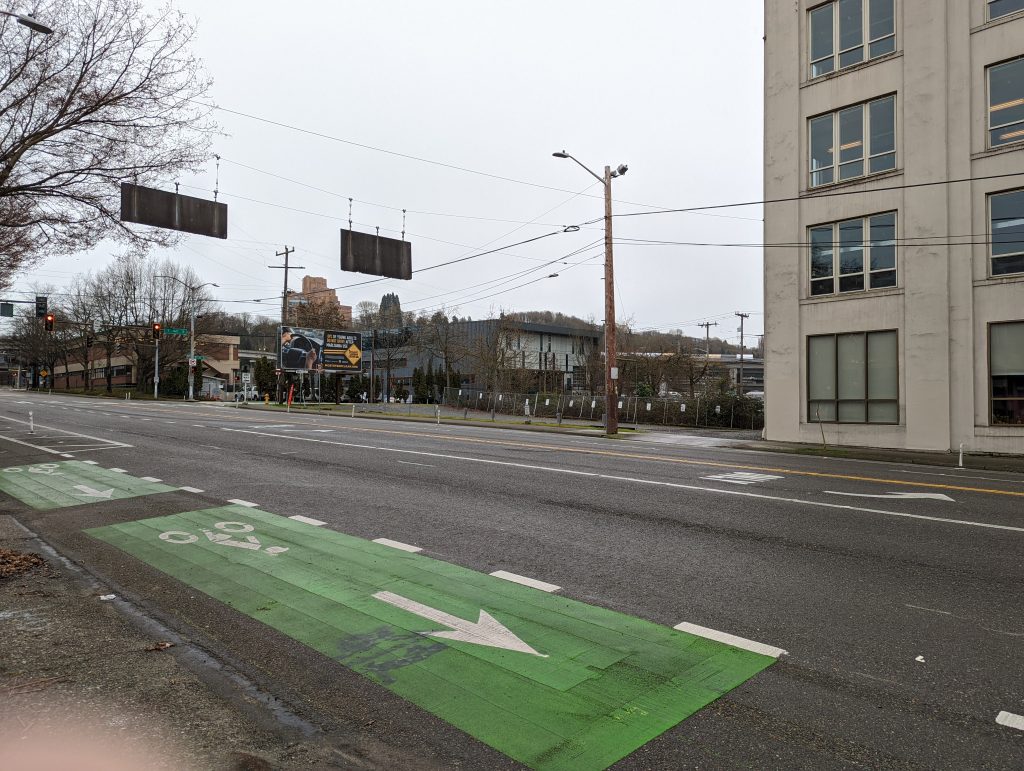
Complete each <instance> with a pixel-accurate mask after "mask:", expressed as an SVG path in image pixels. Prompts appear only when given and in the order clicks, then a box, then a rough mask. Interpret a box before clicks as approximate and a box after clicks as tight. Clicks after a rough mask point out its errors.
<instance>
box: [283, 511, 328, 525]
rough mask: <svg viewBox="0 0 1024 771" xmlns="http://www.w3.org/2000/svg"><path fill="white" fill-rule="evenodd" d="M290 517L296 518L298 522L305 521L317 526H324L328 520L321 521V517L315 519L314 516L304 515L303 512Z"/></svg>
mask: <svg viewBox="0 0 1024 771" xmlns="http://www.w3.org/2000/svg"><path fill="white" fill-rule="evenodd" d="M288 519H294V520H295V521H296V522H305V523H306V524H307V525H314V526H316V527H323V526H324V525H326V524H327V523H326V522H321V521H320V520H319V519H313V518H312V517H304V516H302V515H301V514H294V515H292V516H290V517H288Z"/></svg>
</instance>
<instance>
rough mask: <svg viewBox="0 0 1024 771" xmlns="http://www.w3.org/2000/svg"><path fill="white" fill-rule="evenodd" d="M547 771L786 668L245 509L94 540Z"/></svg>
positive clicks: (655, 730)
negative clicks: (769, 670)
mask: <svg viewBox="0 0 1024 771" xmlns="http://www.w3.org/2000/svg"><path fill="white" fill-rule="evenodd" d="M87 532H88V533H89V534H90V535H91V536H93V537H95V538H98V539H100V540H103V541H105V542H107V543H110V544H112V545H114V546H116V547H118V548H120V549H122V550H124V551H125V552H127V553H129V554H132V555H134V556H135V557H137V558H138V559H140V560H142V561H144V562H146V563H148V564H149V565H151V566H153V567H155V568H157V569H158V570H161V571H163V572H164V573H167V574H168V575H170V576H173V577H174V578H176V579H178V580H179V581H182V582H183V583H185V584H187V585H189V586H192V587H194V588H195V589H198V590H199V591H202V592H204V593H206V594H208V595H210V596H211V597H214V598H216V599H218V600H220V601H221V602H224V603H226V604H227V605H229V606H231V607H232V608H234V609H235V610H237V611H239V612H240V613H244V614H246V615H248V616H251V617H252V618H254V619H258V620H259V621H262V622H263V623H265V624H267V625H268V626H270V627H273V628H274V629H276V630H278V631H280V632H282V633H283V634H285V635H288V636H289V637H291V638H293V639H295V640H297V641H299V642H301V643H303V644H305V645H307V646H309V647H310V648H313V649H315V650H317V651H319V652H320V653H322V654H323V655H324V656H327V657H328V658H331V659H333V660H334V661H337V662H339V663H341V664H342V665H344V666H346V667H348V668H350V669H352V670H354V671H356V672H358V673H360V674H362V675H364V676H365V677H367V678H369V679H370V680H372V681H373V682H375V683H378V684H380V685H381V686H383V687H385V688H387V689H388V690H390V691H392V692H394V693H396V694H398V695H399V696H401V697H403V698H405V699H407V700H409V701H411V702H413V703H414V704H417V705H419V706H420V707H422V708H423V709H425V710H427V711H429V712H431V713H433V714H434V715H437V716H438V717H440V718H442V719H443V720H446V721H448V722H449V723H451V724H452V725H454V726H457V727H458V728H460V729H462V730H463V731H465V732H467V733H468V734H470V735H472V736H474V737H476V738H477V739H479V740H480V741H482V742H485V743H486V744H488V745H490V746H491V747H494V748H495V749H497V750H499V751H501V752H503V753H505V754H506V755H508V756H510V757H512V758H514V759H516V760H518V761H520V762H522V763H525V764H526V765H528V766H531V767H533V768H538V769H601V768H605V767H607V766H609V765H611V764H612V763H615V762H616V761H617V760H619V759H621V758H623V757H625V756H626V755H628V754H629V753H631V752H632V751H633V750H635V749H637V748H638V747H641V746H643V745H644V744H645V743H646V742H648V741H650V740H651V739H653V738H654V737H656V736H658V735H659V734H661V733H662V732H664V731H666V730H667V729H669V728H671V727H672V726H675V725H676V724H678V723H679V722H680V721H682V720H684V719H685V718H687V717H689V716H690V715H692V714H693V713H695V712H697V711H698V710H699V709H701V708H703V707H704V706H706V705H707V704H709V703H711V702H712V701H714V700H715V699H717V698H719V697H720V696H722V695H723V694H724V693H726V692H728V691H730V690H732V689H733V688H735V687H736V686H738V685H740V684H741V683H743V682H744V681H746V680H747V679H749V678H751V677H753V676H754V675H756V674H757V673H758V672H760V671H762V670H763V669H765V668H766V667H768V666H770V665H771V664H772V663H773V662H774V661H775V659H773V658H770V657H768V656H763V655H760V654H757V653H751V652H749V651H745V650H740V649H737V648H734V647H731V646H728V645H724V644H722V643H719V642H715V641H712V640H708V639H705V638H702V637H697V636H694V635H690V634H687V633H684V632H680V631H677V630H674V629H670V628H668V627H665V626H661V625H658V624H653V623H651V622H648V621H643V620H641V619H637V618H633V617H630V616H626V615H623V614H621V613H616V612H614V611H611V610H607V609H605V608H599V607H595V606H592V605H587V604H585V603H582V602H577V601H575V600H571V599H568V598H566V597H562V596H559V595H557V594H548V593H545V592H542V591H539V590H537V589H533V588H531V587H527V586H521V585H519V584H515V583H511V582H508V581H504V580H502V579H500V578H496V577H494V576H489V575H485V574H482V573H477V572H475V571H472V570H468V569H466V568H463V567H459V566H457V565H453V564H450V563H447V562H442V561H439V560H435V559H431V558H429V557H425V556H423V555H419V554H410V553H408V552H405V551H400V550H397V549H393V548H390V547H388V546H384V545H381V544H377V543H373V542H371V541H365V540H363V539H360V538H354V537H352V536H349V535H345V534H343V533H339V532H336V531H332V530H329V529H326V528H321V527H316V526H313V525H310V524H305V523H302V522H297V521H295V520H291V519H287V518H284V517H279V516H276V515H274V514H268V513H266V512H262V511H259V510H256V509H250V508H245V507H241V506H225V507H220V508H215V509H206V510H203V511H192V512H187V513H184V514H176V515H173V516H166V517H157V518H153V519H145V520H141V521H137V522H129V523H123V524H117V525H111V526H108V527H103V528H98V529H93V530H89V531H87Z"/></svg>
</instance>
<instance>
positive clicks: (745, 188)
mask: <svg viewBox="0 0 1024 771" xmlns="http://www.w3.org/2000/svg"><path fill="white" fill-rule="evenodd" d="M155 5H156V2H155V0H154V6H155ZM176 5H177V7H179V8H180V9H182V10H183V11H185V12H186V13H187V14H189V15H191V16H194V17H195V18H197V19H198V22H199V35H198V39H197V41H196V53H197V54H198V55H199V56H201V57H202V58H203V59H204V60H205V62H206V65H207V68H208V69H209V71H210V73H211V74H212V76H213V78H214V80H215V85H214V89H213V94H214V98H215V99H216V102H217V104H218V105H220V106H222V107H224V108H227V109H230V110H235V111H239V112H244V113H249V114H251V115H255V116H259V117H263V118H267V119H271V120H275V121H280V122H282V123H287V124H289V125H291V126H296V127H301V128H304V129H308V130H310V131H314V132H319V133H322V134H326V135H330V136H332V137H336V138H339V139H343V140H349V141H351V142H356V143H362V144H367V145H373V146H375V147H378V148H383V149H387V150H391V151H395V152H397V153H403V154H406V155H412V156H417V157H420V158H424V159H430V160H433V161H438V162H441V163H444V164H450V165H452V166H459V167H464V168H467V169H473V170H477V171H482V172H487V173H489V174H494V175H498V176H502V177H510V178H514V179H516V180H521V181H524V182H530V183H534V184H535V185H539V186H548V187H551V188H559V189H560V190H565V191H571V192H568V193H566V192H559V191H558V190H550V189H544V188H543V187H534V186H530V185H525V184H516V183H513V182H507V181H502V180H497V179H493V178H488V177H485V176H480V175H475V174H469V173H466V172H463V171H458V170H455V169H451V168H445V167H443V166H440V165H432V164H428V163H423V162H419V161H415V160H410V159H407V158H402V157H397V156H395V155H389V154H386V153H381V152H375V151H372V150H368V149H363V148H360V147H356V146H353V145H351V144H345V143H343V142H339V141H332V140H330V139H325V138H321V137H317V136H313V135H311V134H309V133H302V132H299V131H294V130H289V129H286V128H280V127H275V126H273V125H269V124H267V123H265V122H260V121H257V120H253V119H250V118H246V117H241V116H238V115H233V114H230V113H227V112H218V113H217V115H216V118H217V120H218V121H219V122H220V124H221V126H222V128H223V130H224V132H225V134H226V136H225V137H223V138H222V139H219V140H218V141H217V142H216V144H215V151H216V152H217V153H219V154H220V155H221V156H223V160H222V162H221V167H220V191H221V200H223V201H226V202H227V203H228V205H229V207H230V214H229V235H230V238H229V240H228V241H227V242H226V243H225V242H220V241H216V240H213V239H204V238H200V237H191V236H190V237H188V238H187V240H185V241H184V242H183V243H182V245H181V246H180V247H178V248H176V249H174V250H172V251H170V252H168V253H167V255H166V256H171V257H173V258H174V259H177V260H179V261H181V262H187V263H189V264H191V265H193V266H194V267H195V268H196V270H198V272H199V273H200V274H201V275H202V276H203V277H204V279H206V280H209V281H216V282H217V283H219V284H220V285H221V287H222V288H221V289H219V290H215V291H216V296H217V297H218V298H219V299H221V300H224V301H234V302H225V303H224V307H225V308H226V309H228V310H232V311H242V310H245V311H250V312H256V313H258V312H261V310H262V312H264V313H266V314H267V315H270V316H275V315H277V314H278V308H279V304H278V302H277V301H275V300H273V299H271V300H268V301H265V302H263V303H255V302H237V301H251V300H253V299H255V298H272V297H274V296H275V295H277V296H278V297H279V296H280V291H281V271H276V270H270V269H268V267H267V266H269V265H276V264H279V262H280V261H279V259H278V258H276V257H275V256H274V252H275V251H279V250H280V249H281V247H283V246H284V245H285V244H288V245H290V246H295V247H296V248H297V252H296V255H295V262H296V264H299V265H304V266H306V268H307V270H306V271H299V272H298V273H297V274H295V277H294V280H293V281H292V287H293V288H297V287H298V286H299V282H300V281H301V276H302V274H303V273H309V274H312V275H320V276H326V277H327V279H328V282H329V284H330V285H331V286H345V285H347V284H354V283H358V282H363V281H367V280H369V279H370V277H367V276H362V275H361V274H352V273H348V274H345V273H342V272H341V271H340V270H339V254H338V252H339V247H338V242H339V237H338V228H339V227H344V226H345V224H344V221H345V220H347V219H348V201H347V198H348V197H350V196H351V197H353V198H355V199H356V203H355V208H354V220H355V222H356V223H358V224H357V229H363V230H372V228H373V227H375V226H380V228H381V233H382V234H383V235H390V236H394V235H397V232H398V231H400V230H401V227H402V215H401V211H400V210H401V209H403V208H405V209H408V210H409V214H408V221H407V232H408V238H409V240H410V241H411V242H412V244H413V267H414V269H422V268H426V267H429V266H431V265H435V264H438V263H441V262H445V261H448V260H452V259H455V258H458V257H462V256H465V255H468V254H472V253H474V251H477V250H483V249H491V248H494V247H497V246H500V245H503V244H509V243H513V242H516V241H521V240H524V239H526V238H530V237H533V236H537V235H541V234H543V233H548V232H551V231H552V230H554V229H558V226H561V225H565V224H573V223H579V222H583V221H586V220H590V219H594V218H598V217H600V216H602V213H603V209H602V202H601V200H600V198H599V196H600V195H601V187H600V185H599V184H598V183H597V182H596V181H594V180H593V179H592V178H591V177H590V176H589V175H587V174H586V173H585V172H584V171H583V170H582V169H580V168H579V167H578V166H576V165H575V164H573V163H572V162H571V161H568V160H558V159H555V158H552V157H551V153H552V152H553V151H555V150H561V149H563V148H564V149H565V150H567V151H568V152H570V153H572V154H573V155H575V156H576V157H578V158H579V159H580V160H581V161H583V162H584V163H586V164H587V165H588V166H590V167H591V168H593V169H594V170H595V171H598V172H600V171H601V169H602V168H603V166H604V165H605V164H609V165H612V166H613V167H614V166H616V165H618V164H620V163H627V164H629V173H628V174H627V175H626V176H625V177H624V178H623V179H621V180H616V182H615V187H614V195H615V199H616V201H617V203H616V214H624V213H629V212H642V211H647V210H649V207H651V206H653V207H666V208H675V207H687V206H700V205H707V204H718V203H727V202H734V201H749V200H755V201H756V200H758V199H760V198H761V197H762V188H761V177H762V173H761V156H762V2H761V0H739V2H734V3H730V4H728V6H723V5H721V4H719V3H698V2H680V0H641V1H638V2H631V3H624V2H610V1H609V0H596V1H595V0H585V1H584V0H571V1H570V0H560V1H559V2H557V3H551V2H537V1H536V0H518V1H517V2H515V3H512V2H504V0H503V1H502V2H479V0H477V1H476V2H469V1H468V0H459V1H458V2H456V1H454V0H435V1H434V2H429V3H427V2H411V1H408V0H407V1H404V2H369V0H363V1H362V2H353V1H347V2H326V1H323V0H322V1H321V2H310V3H304V4H282V3H276V2H275V3H271V2H266V1H265V0H257V1H254V0H247V1H244V2H243V0H217V2H215V3H214V2H209V0H176ZM726 7H727V8H728V11H727V13H723V10H724V9H725V8H726ZM288 8H297V9H298V8H301V12H296V13H294V14H290V13H289V12H288V11H287V10H285V9H288ZM242 164H244V165H242ZM245 167H252V168H245ZM252 169H258V170H259V171H254V170H252ZM264 172H265V173H264ZM268 173H269V174H276V175H279V176H281V177H287V178H289V179H291V180H295V181H297V182H301V183H303V184H305V185H309V186H313V187H317V188H322V189H323V190H324V191H329V192H320V191H317V190H312V189H310V188H309V187H303V186H301V185H298V184H294V183H292V182H289V181H285V180H283V179H276V178H274V177H272V176H269V174H268ZM179 181H180V182H181V184H182V185H183V187H182V192H183V193H188V194H191V195H199V196H203V197H210V194H209V192H208V191H210V190H212V188H213V181H214V164H213V162H212V160H211V163H210V166H209V172H208V173H207V174H204V175H201V176H199V177H195V178H188V179H184V178H183V179H181V180H179ZM186 186H187V187H186ZM584 192H585V194H586V195H576V196H573V193H584ZM332 193H333V194H334V195H332ZM238 196H244V197H245V198H248V199H254V200H252V201H247V200H242V199H241V198H239V197H238ZM587 196H593V197H587ZM256 201H260V202H265V203H257V202H256ZM627 202H630V203H627ZM271 204H272V205H271ZM636 204H645V205H648V207H645V206H639V205H636ZM285 207H287V208H285ZM295 210H304V211H306V212H312V213H314V214H308V213H303V212H300V211H295ZM317 215H319V216H317ZM760 217H761V209H760V207H748V208H743V209H729V210H724V211H720V212H717V213H716V216H699V215H693V214H668V215H651V216H640V217H628V218H617V219H616V221H615V229H616V230H615V236H616V239H617V240H618V239H647V240H655V241H676V242H679V241H684V242H701V243H722V242H726V243H737V242H742V243H755V244H756V243H758V242H760V241H761V240H762V231H761V224H760ZM524 223H529V224H524ZM553 226H554V227H553ZM601 237H602V230H601V224H600V223H597V224H595V225H591V226H589V227H587V228H584V229H582V230H581V231H580V232H578V233H571V234H562V235H558V236H554V237H551V238H547V239H544V240H542V241H539V242H537V243H534V244H529V245H525V246H520V247H515V248H512V249H509V250H508V251H507V252H504V253H501V254H494V255H489V256H485V257H480V258H478V259H475V260H470V261H467V262H463V263H460V264H458V265H454V266H451V267H447V268H439V269H437V270H432V271H428V272H425V273H423V274H422V275H421V276H416V277H414V280H413V281H409V282H401V281H382V282H379V283H374V284H368V285H365V286H358V287H351V288H348V289H343V290H342V291H341V292H340V293H339V294H340V296H341V298H342V302H344V303H346V304H350V305H353V306H354V305H355V304H356V303H357V302H359V301H360V300H366V299H372V300H379V299H380V297H381V295H382V294H384V293H385V292H389V291H395V292H397V293H398V294H399V296H400V297H401V300H402V305H403V308H405V309H407V310H417V309H434V308H436V307H438V306H441V305H444V306H446V307H447V308H448V309H449V310H453V309H458V311H457V312H458V315H460V316H466V315H469V316H472V317H473V318H484V317H487V316H488V315H491V314H495V313H497V312H498V311H500V310H503V309H504V310H513V309H514V310H543V309H550V310H560V311H563V312H566V313H572V314H575V315H578V316H583V317H593V318H594V319H596V320H597V321H600V320H601V319H602V317H603V306H602V302H603V300H602V298H603V294H602V292H603V290H602V270H601V264H602V259H601V254H602V248H601V243H600V240H599V239H601ZM588 245H592V246H590V248H587V247H588ZM581 249H582V250H583V251H582V252H580V251H579V250H581ZM577 252H578V253H577ZM571 253H577V254H575V255H574V256H572V257H566V258H565V262H567V263H568V264H561V263H559V264H557V265H553V266H552V265H549V266H544V263H545V262H547V261H551V260H556V259H558V258H562V257H564V256H565V255H569V254H571ZM110 256H111V250H110V249H105V250H97V251H96V252H93V253H89V254H82V255H77V256H73V257H70V258H62V259H59V260H58V259H55V260H50V261H48V262H47V263H45V264H44V265H42V266H40V267H39V268H38V269H37V270H35V271H33V272H31V273H28V274H25V275H24V276H22V277H21V278H20V280H18V281H17V283H16V288H17V289H20V290H27V289H30V288H31V287H33V286H35V285H40V284H53V285H56V286H58V287H59V286H61V285H62V284H64V283H65V282H66V281H68V280H69V279H70V277H71V276H72V275H73V274H74V273H75V272H79V271H85V270H89V269H95V268H98V267H101V266H102V265H104V264H105V263H106V262H107V261H108V260H109V259H110ZM158 256H164V255H158ZM615 264H616V286H617V295H618V296H617V304H618V316H619V318H620V320H621V319H627V318H632V320H633V321H634V323H635V325H636V326H637V327H640V328H664V329H670V328H676V327H682V328H683V329H684V330H685V331H686V332H687V333H688V334H702V331H701V330H700V329H698V328H697V327H696V326H695V323H696V322H697V321H700V320H703V319H707V318H715V317H719V316H721V315H722V314H729V316H728V318H719V319H718V320H719V321H720V322H721V326H719V327H717V328H716V329H715V330H714V332H716V333H718V334H719V335H721V336H723V337H734V336H735V332H734V330H735V327H736V322H737V321H738V320H737V319H736V318H735V317H733V316H732V315H731V314H732V312H733V311H738V310H739V311H750V312H754V313H755V314H757V313H759V312H760V311H761V309H762V296H761V283H762V282H761V250H760V249H758V248H728V247H711V246H682V245H650V244H636V243H629V242H621V243H617V245H616V250H615ZM527 271H532V272H527ZM553 272H557V273H558V274H559V276H558V278H552V279H542V280H540V281H539V282H537V283H534V284H531V285H529V286H523V287H521V288H515V287H519V285H521V284H525V283H527V282H529V281H532V280H534V279H536V278H539V277H542V276H547V275H548V274H550V273H553ZM517 273H521V274H522V275H520V276H518V277H515V276H514V275H513V274H517ZM485 282H493V283H485ZM510 289H511V290H512V291H508V290H510ZM488 295H493V296H488ZM747 328H748V330H750V331H751V332H753V333H759V332H760V331H761V328H762V327H761V316H760V315H754V316H753V317H752V318H751V319H750V321H749V324H748V327H747Z"/></svg>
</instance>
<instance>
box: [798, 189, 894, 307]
mask: <svg viewBox="0 0 1024 771" xmlns="http://www.w3.org/2000/svg"><path fill="white" fill-rule="evenodd" d="M886 214H891V215H892V216H893V237H892V248H893V250H894V254H893V266H892V267H891V268H884V269H881V270H872V269H871V250H872V249H873V248H874V239H872V238H871V221H872V220H873V219H874V218H875V217H882V216H885V215H886ZM858 221H859V222H860V223H861V232H862V234H863V236H862V238H861V271H860V273H846V274H844V273H842V272H841V267H842V266H841V253H840V249H841V246H842V242H841V241H840V239H839V232H840V225H842V224H843V223H846V222H858ZM827 227H831V228H832V242H831V246H832V275H831V276H823V277H821V278H818V279H815V278H814V275H813V270H814V266H813V262H812V261H813V258H814V241H813V240H812V238H811V231H812V230H820V229H824V228H827ZM899 227H900V215H899V210H898V209H889V210H887V211H879V212H872V213H871V214H865V215H863V216H861V217H849V218H847V219H842V220H835V221H833V222H822V223H819V224H817V225H809V226H808V227H807V263H806V264H807V283H806V287H805V288H806V291H807V297H808V298H811V299H817V298H819V297H843V296H849V295H852V294H856V293H858V292H879V291H882V290H883V289H897V288H899V285H900V267H899V264H900V243H899V241H900V239H899V235H898V234H899ZM890 272H891V273H895V274H896V283H894V284H892V285H891V286H878V287H876V286H872V285H871V284H872V276H873V275H874V274H877V273H890ZM844 275H845V276H847V277H849V276H857V275H860V276H863V277H864V286H863V288H861V289H847V290H846V291H843V290H842V289H840V288H839V284H840V279H841V278H842V277H843V276H844ZM827 278H831V280H832V291H831V292H821V293H818V294H815V293H814V284H815V282H816V281H818V282H820V281H825V280H826V279H827Z"/></svg>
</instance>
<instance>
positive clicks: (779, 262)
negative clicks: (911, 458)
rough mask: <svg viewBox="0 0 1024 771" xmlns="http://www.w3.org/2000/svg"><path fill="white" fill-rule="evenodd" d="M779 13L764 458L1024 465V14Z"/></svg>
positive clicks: (770, 162)
mask: <svg viewBox="0 0 1024 771" xmlns="http://www.w3.org/2000/svg"><path fill="white" fill-rule="evenodd" d="M765 8H766V14H765V31H766V38H765V41H766V49H765V169H764V172H765V174H764V176H765V198H766V200H767V201H768V203H767V204H766V206H765V228H764V232H765V243H766V245H767V246H766V248H765V325H766V326H765V359H766V380H765V393H766V399H767V426H766V432H767V436H768V438H769V439H777V440H786V441H821V432H822V429H824V432H825V435H826V437H827V438H828V440H829V441H831V442H835V443H841V444H850V445H868V446H877V447H896V448H915V449H928V450H951V449H953V450H955V449H956V448H957V447H958V446H959V444H960V443H961V442H962V443H963V444H964V446H965V447H966V448H968V449H971V450H978V451H991V452H1008V453H1024V0H990V1H986V0H833V1H832V2H821V0H767V1H766V3H765ZM794 245H796V246H794Z"/></svg>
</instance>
